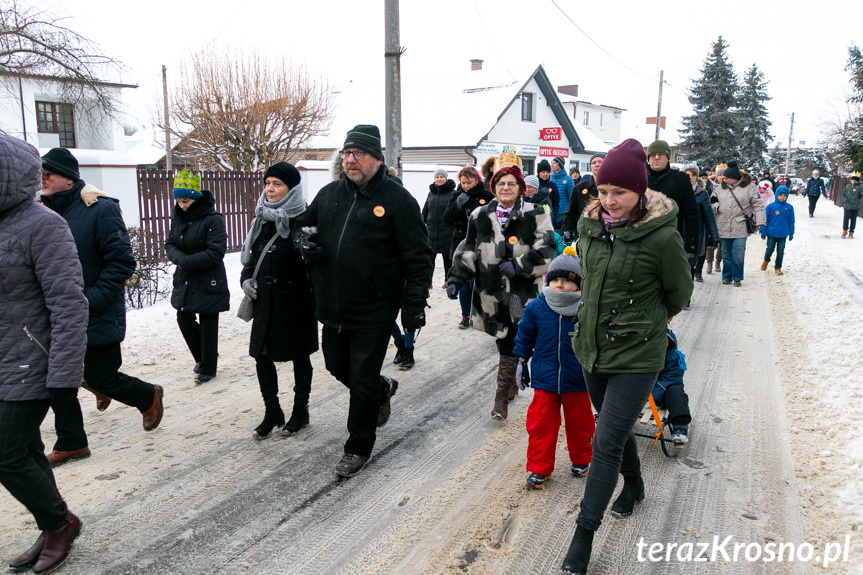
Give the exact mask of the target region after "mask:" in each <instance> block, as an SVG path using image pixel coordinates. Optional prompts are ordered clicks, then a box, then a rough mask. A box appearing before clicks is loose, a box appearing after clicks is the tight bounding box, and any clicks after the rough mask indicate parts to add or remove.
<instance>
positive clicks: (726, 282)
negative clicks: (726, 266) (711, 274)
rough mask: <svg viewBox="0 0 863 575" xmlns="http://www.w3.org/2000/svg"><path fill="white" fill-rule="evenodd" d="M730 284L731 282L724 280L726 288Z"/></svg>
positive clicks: (723, 283)
mask: <svg viewBox="0 0 863 575" xmlns="http://www.w3.org/2000/svg"><path fill="white" fill-rule="evenodd" d="M730 283H731V281H730V280H722V285H724V286H727V285H728V284H730Z"/></svg>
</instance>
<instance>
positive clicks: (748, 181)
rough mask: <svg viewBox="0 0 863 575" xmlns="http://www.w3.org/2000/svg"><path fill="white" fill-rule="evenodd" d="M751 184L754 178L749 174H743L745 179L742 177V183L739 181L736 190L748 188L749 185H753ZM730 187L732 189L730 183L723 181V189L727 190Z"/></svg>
mask: <svg viewBox="0 0 863 575" xmlns="http://www.w3.org/2000/svg"><path fill="white" fill-rule="evenodd" d="M751 183H752V176H750V175H749V174H747V173H744V174H743V177H742V178H740V181H739V182H737V184H736V185H735V186H734V187H736V188H745V187H746V186H748V185H749V184H751ZM729 187H730V186H729V185H728V183H727V182H726V181H725V180H722V189H723V190H727V189H728V188H729Z"/></svg>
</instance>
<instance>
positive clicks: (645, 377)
mask: <svg viewBox="0 0 863 575" xmlns="http://www.w3.org/2000/svg"><path fill="white" fill-rule="evenodd" d="M582 372H583V373H584V381H585V384H587V393H588V394H589V395H590V401H591V402H593V407H595V408H596V409H597V411H598V412H599V419H598V420H597V422H596V432H595V433H594V435H593V459H592V460H591V462H590V473H589V474H588V476H587V483H586V484H585V486H584V497H583V498H582V499H581V511H579V513H578V519H577V520H576V522H577V523H578V525H581V526H582V527H584V528H586V529H590V530H592V531H596V530H597V529H599V526H600V524H601V523H602V516H603V515H604V514H605V509H606V508H607V507H608V502H609V501H611V496H612V494H614V488H615V487H616V486H617V474H618V473H620V474H621V475H623V476H624V477H632V476H638V475H641V461H640V460H639V459H638V447H637V446H636V445H635V435H634V433H633V431H632V430H633V427H635V423H636V422H637V421H638V417H639V416H640V415H641V411H642V409H644V404H645V403H647V396H649V395H650V392H651V391H652V390H653V385H654V384H655V383H656V377H657V376H658V375H659V374H658V373H617V374H593V373H588V372H587V371H586V370H584V369H582Z"/></svg>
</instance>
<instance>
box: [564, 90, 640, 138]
mask: <svg viewBox="0 0 863 575" xmlns="http://www.w3.org/2000/svg"><path fill="white" fill-rule="evenodd" d="M563 106H564V108H566V111H567V114H569V116H570V118H571V119H572V123H573V124H575V125H576V126H578V128H579V129H581V128H585V129H587V130H589V131H590V132H591V133H593V134H594V135H595V136H596V137H598V138H599V139H601V140H602V141H603V142H605V143H606V144H608V145H609V146H612V147H613V146H616V145H617V144H619V143H620V122H621V117H622V116H623V112H625V111H626V110H624V109H623V108H616V107H614V106H606V105H604V104H593V103H591V102H585V101H583V100H565V101H564V102H563Z"/></svg>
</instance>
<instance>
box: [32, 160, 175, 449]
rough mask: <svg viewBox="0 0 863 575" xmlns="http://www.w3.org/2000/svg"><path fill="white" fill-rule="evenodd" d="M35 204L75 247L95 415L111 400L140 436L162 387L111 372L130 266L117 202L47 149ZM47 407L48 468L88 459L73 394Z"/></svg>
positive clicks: (116, 366)
mask: <svg viewBox="0 0 863 575" xmlns="http://www.w3.org/2000/svg"><path fill="white" fill-rule="evenodd" d="M42 203H43V204H45V205H46V206H47V207H48V208H50V209H52V210H54V211H55V212H57V213H58V214H60V215H61V216H62V217H63V219H65V220H66V222H68V224H69V228H70V229H71V230H72V237H73V238H74V239H75V245H76V247H77V248H78V259H79V260H80V261H81V269H82V271H83V273H84V295H85V296H86V297H87V301H88V302H89V304H90V316H89V322H88V325H87V352H86V354H85V356H84V380H85V381H86V383H87V387H88V388H89V389H90V390H92V391H93V392H95V393H96V408H97V409H98V410H99V411H103V410H105V409H107V407H108V404H109V403H110V402H111V399H116V400H117V401H119V402H120V403H124V404H126V405H129V406H131V407H135V408H137V409H138V411H140V412H141V414H142V415H143V426H144V430H145V431H151V430H153V429H156V427H158V425H159V423H160V422H161V421H162V411H163V410H162V386H160V385H153V384H151V383H147V382H145V381H141V380H140V379H138V378H136V377H131V376H128V375H126V374H124V373H121V372H120V371H119V370H120V366H121V365H122V363H123V358H122V354H121V351H120V342H122V341H123V339H124V338H125V336H126V304H125V301H124V299H123V295H124V290H125V288H126V280H127V279H129V278H130V277H131V276H132V273H133V272H134V271H135V266H136V265H137V264H136V262H135V256H134V255H133V253H132V246H131V244H130V243H129V234H128V232H127V231H126V224H125V223H124V222H123V215H122V213H121V212H120V207H119V202H118V200H116V199H115V198H112V197H110V196H108V195H107V194H105V193H103V192H102V191H101V190H99V189H98V188H96V187H95V186H92V185H90V184H87V183H86V182H84V180H82V179H81V176H80V174H79V172H78V160H76V159H75V157H74V156H73V155H72V154H71V153H70V152H69V150H67V149H65V148H54V149H52V150H50V151H49V152H48V153H47V154H45V155H44V156H42ZM75 391H77V390H75ZM51 408H52V409H53V410H54V427H55V429H56V430H57V442H56V443H55V444H54V449H53V450H52V451H51V453H49V454H48V461H49V463H50V464H51V465H59V464H60V463H64V462H66V461H71V460H73V459H80V458H83V457H89V456H90V448H89V447H88V445H87V434H86V433H85V431H84V418H83V416H82V414H81V405H80V404H79V403H78V396H77V393H76V394H73V395H70V396H68V397H64V398H62V399H58V400H57V401H53V402H52V403H51Z"/></svg>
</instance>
